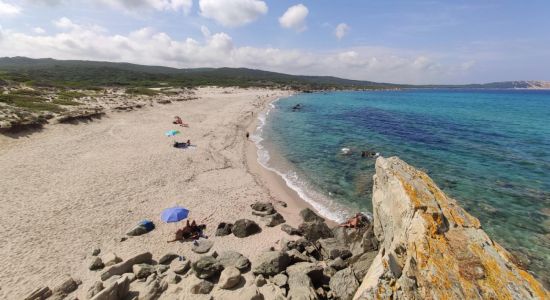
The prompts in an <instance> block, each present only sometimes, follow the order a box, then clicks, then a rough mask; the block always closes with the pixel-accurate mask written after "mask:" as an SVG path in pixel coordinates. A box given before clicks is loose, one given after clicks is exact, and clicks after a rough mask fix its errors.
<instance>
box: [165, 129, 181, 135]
mask: <svg viewBox="0 0 550 300" xmlns="http://www.w3.org/2000/svg"><path fill="white" fill-rule="evenodd" d="M176 134H180V132H179V131H177V130H168V131H166V133H165V135H166V136H175V135H176Z"/></svg>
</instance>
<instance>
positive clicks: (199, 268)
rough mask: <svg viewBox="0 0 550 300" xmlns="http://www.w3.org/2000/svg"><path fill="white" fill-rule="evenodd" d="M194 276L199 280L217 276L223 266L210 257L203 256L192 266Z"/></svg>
mask: <svg viewBox="0 0 550 300" xmlns="http://www.w3.org/2000/svg"><path fill="white" fill-rule="evenodd" d="M192 266H193V271H195V275H196V276H197V277H198V278H200V279H206V278H210V277H212V276H214V275H217V274H219V273H220V272H221V270H222V269H223V266H222V265H221V264H220V263H219V262H218V261H217V260H216V259H215V258H213V257H212V256H203V257H201V258H200V259H199V260H197V261H196V262H194V263H193V264H192Z"/></svg>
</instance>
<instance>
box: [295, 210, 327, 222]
mask: <svg viewBox="0 0 550 300" xmlns="http://www.w3.org/2000/svg"><path fill="white" fill-rule="evenodd" d="M300 216H301V217H302V219H303V220H304V222H325V219H323V218H322V217H320V216H318V215H317V214H316V213H315V212H314V211H313V210H311V209H309V208H304V209H302V211H300Z"/></svg>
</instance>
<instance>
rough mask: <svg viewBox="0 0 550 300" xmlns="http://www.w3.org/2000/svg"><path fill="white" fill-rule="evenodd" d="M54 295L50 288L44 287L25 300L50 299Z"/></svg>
mask: <svg viewBox="0 0 550 300" xmlns="http://www.w3.org/2000/svg"><path fill="white" fill-rule="evenodd" d="M51 295H52V290H50V288H49V287H47V286H43V287H39V288H37V289H36V290H34V291H33V292H32V293H30V294H29V295H28V296H27V297H26V298H25V300H42V299H46V298H48V297H50V296H51Z"/></svg>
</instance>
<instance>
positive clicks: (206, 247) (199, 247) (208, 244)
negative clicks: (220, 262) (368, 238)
mask: <svg viewBox="0 0 550 300" xmlns="http://www.w3.org/2000/svg"><path fill="white" fill-rule="evenodd" d="M212 246H214V242H213V241H211V240H206V239H199V240H198V241H194V242H193V246H192V247H191V250H192V251H193V252H195V253H199V254H202V253H206V252H208V251H210V248H212Z"/></svg>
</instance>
